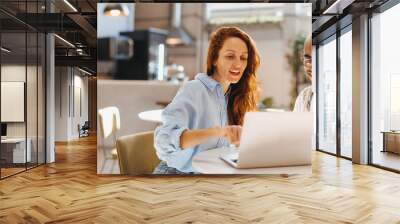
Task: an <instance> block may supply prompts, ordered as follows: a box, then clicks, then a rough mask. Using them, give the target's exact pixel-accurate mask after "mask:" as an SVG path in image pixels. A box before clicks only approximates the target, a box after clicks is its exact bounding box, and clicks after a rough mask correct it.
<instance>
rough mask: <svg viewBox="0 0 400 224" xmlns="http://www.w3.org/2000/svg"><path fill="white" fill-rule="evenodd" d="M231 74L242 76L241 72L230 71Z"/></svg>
mask: <svg viewBox="0 0 400 224" xmlns="http://www.w3.org/2000/svg"><path fill="white" fill-rule="evenodd" d="M229 73H230V74H231V75H235V76H236V75H240V71H232V70H230V71H229Z"/></svg>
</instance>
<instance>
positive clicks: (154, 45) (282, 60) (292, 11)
mask: <svg viewBox="0 0 400 224" xmlns="http://www.w3.org/2000/svg"><path fill="white" fill-rule="evenodd" d="M113 7H114V8H118V7H121V9H122V12H123V13H120V14H118V15H114V16H110V15H111V14H108V12H109V11H111V10H112V8H113ZM107 10H108V11H107ZM115 12H117V11H115ZM97 13H98V17H97V19H98V29H97V35H98V38H99V46H98V51H99V60H98V77H99V79H130V80H139V79H140V80H165V81H171V80H174V81H176V80H178V81H182V80H191V79H193V78H194V77H195V75H196V74H197V73H199V72H204V71H205V63H206V56H207V47H208V40H209V36H210V34H211V33H212V32H213V31H214V30H215V29H216V28H218V27H220V26H237V27H239V28H241V29H243V30H244V31H245V32H247V33H248V34H249V35H250V36H251V37H252V38H253V39H254V41H255V43H256V46H257V49H258V50H259V53H260V56H261V66H260V69H259V71H258V74H257V76H258V83H259V85H260V87H261V91H262V92H261V97H260V101H261V102H260V103H262V102H264V104H263V105H262V104H261V105H260V106H261V107H263V106H265V107H274V108H282V109H292V106H293V104H294V100H295V98H296V96H297V95H298V93H299V92H300V91H301V89H302V88H304V87H305V86H307V85H310V83H309V82H307V81H308V80H307V79H306V78H305V76H304V73H303V69H302V61H301V56H302V53H303V52H302V50H303V42H304V39H305V37H306V36H307V35H309V34H310V33H311V3H306V4H302V3H298V4H283V3H250V4H249V3H240V4H224V3H218V4H216V3H190V4H188V3H165V4H160V3H157V4H155V3H136V4H133V3H119V4H118V5H117V4H115V3H99V4H98V10H97ZM146 35H148V36H146ZM128 38H130V40H132V41H131V42H129V41H128V40H127V39H128ZM129 46H130V47H129ZM126 48H131V49H126Z"/></svg>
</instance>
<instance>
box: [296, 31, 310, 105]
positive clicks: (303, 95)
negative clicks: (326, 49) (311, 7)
mask: <svg viewBox="0 0 400 224" xmlns="http://www.w3.org/2000/svg"><path fill="white" fill-rule="evenodd" d="M311 55H312V38H311V35H310V36H308V37H307V38H306V40H305V42H304V49H303V66H304V71H305V73H306V76H307V78H308V79H309V80H310V81H311V80H312V57H311ZM313 101H314V93H313V91H312V86H311V85H310V86H308V87H306V88H304V89H303V90H302V91H301V92H300V94H299V95H298V96H297V98H296V102H295V104H294V108H293V111H294V112H309V111H314V108H313Z"/></svg>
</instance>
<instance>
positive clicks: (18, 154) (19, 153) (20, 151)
mask: <svg viewBox="0 0 400 224" xmlns="http://www.w3.org/2000/svg"><path fill="white" fill-rule="evenodd" d="M1 144H2V145H14V147H13V149H12V150H13V160H12V162H13V163H25V160H26V159H27V161H26V162H30V161H31V145H32V140H31V139H30V138H27V144H26V145H27V147H26V151H25V138H6V139H1ZM25 152H26V155H25Z"/></svg>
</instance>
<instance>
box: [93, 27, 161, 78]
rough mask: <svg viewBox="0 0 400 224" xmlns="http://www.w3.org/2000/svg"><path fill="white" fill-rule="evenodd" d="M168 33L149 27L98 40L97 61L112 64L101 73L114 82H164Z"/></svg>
mask: <svg viewBox="0 0 400 224" xmlns="http://www.w3.org/2000/svg"><path fill="white" fill-rule="evenodd" d="M167 34H168V32H167V31H165V30H161V29H156V28H150V29H146V30H135V31H130V32H121V33H120V34H119V36H118V37H111V38H100V39H98V61H99V62H101V63H100V64H101V65H103V63H104V62H106V64H109V65H110V64H111V65H112V66H108V67H109V69H105V70H106V71H102V72H103V73H105V74H106V75H107V76H108V77H109V78H112V79H131V80H163V79H164V66H165V61H166V46H165V40H166V37H167ZM98 69H99V68H98ZM99 70H102V69H99Z"/></svg>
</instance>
